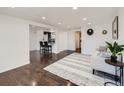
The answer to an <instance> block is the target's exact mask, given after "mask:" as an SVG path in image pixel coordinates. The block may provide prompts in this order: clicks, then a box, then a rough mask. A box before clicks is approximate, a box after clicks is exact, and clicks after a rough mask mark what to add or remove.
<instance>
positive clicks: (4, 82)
mask: <svg viewBox="0 0 124 93" xmlns="http://www.w3.org/2000/svg"><path fill="white" fill-rule="evenodd" d="M71 53H73V51H69V50H67V51H63V52H61V53H59V54H41V53H40V52H39V51H32V52H30V62H31V63H30V64H28V65H25V66H22V67H19V68H16V69H13V70H10V71H7V72H4V73H0V86H33V85H35V86H67V85H68V84H71V86H76V85H75V84H73V83H71V82H69V81H67V80H65V79H63V78H61V77H58V76H56V75H54V74H51V73H49V72H47V71H45V70H44V69H43V68H44V67H46V66H48V65H50V64H52V63H54V62H56V61H57V60H59V59H61V58H63V57H65V56H67V55H69V54H71ZM95 74H96V75H98V76H101V77H106V78H109V79H113V77H114V76H113V75H109V74H107V73H103V72H100V71H95Z"/></svg>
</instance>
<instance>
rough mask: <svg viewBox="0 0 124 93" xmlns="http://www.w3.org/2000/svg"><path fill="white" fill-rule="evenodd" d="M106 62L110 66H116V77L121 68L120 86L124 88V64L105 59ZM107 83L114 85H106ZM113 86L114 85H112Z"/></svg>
mask: <svg viewBox="0 0 124 93" xmlns="http://www.w3.org/2000/svg"><path fill="white" fill-rule="evenodd" d="M105 62H106V63H107V64H109V65H112V66H115V75H116V76H118V75H117V67H119V71H120V76H119V78H120V86H123V67H124V63H122V62H120V61H117V62H111V60H110V59H105ZM107 83H112V82H106V83H105V85H106V84H107ZM112 84H113V83H112Z"/></svg>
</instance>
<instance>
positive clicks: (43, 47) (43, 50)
mask: <svg viewBox="0 0 124 93" xmlns="http://www.w3.org/2000/svg"><path fill="white" fill-rule="evenodd" d="M41 50H42V53H44V52H45V46H44V44H43V42H42V41H40V52H41Z"/></svg>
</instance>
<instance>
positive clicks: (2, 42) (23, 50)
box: [0, 15, 55, 73]
mask: <svg viewBox="0 0 124 93" xmlns="http://www.w3.org/2000/svg"><path fill="white" fill-rule="evenodd" d="M29 24H32V25H36V26H40V27H47V28H53V29H55V27H53V26H49V25H44V24H41V23H37V22H33V21H29V20H23V19H20V18H16V17H12V16H7V15H0V73H1V72H4V71H7V70H10V69H14V68H17V67H20V66H22V65H26V64H29V63H30V61H29V48H31V49H34V47H33V48H32V47H30V44H29ZM30 34H31V35H32V33H30ZM32 39H33V40H34V38H32ZM32 44H33V43H32Z"/></svg>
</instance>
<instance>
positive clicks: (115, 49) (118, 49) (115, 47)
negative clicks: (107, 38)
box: [106, 41, 124, 56]
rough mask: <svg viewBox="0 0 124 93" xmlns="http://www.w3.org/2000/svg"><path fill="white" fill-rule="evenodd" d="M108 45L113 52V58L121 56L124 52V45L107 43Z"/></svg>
mask: <svg viewBox="0 0 124 93" xmlns="http://www.w3.org/2000/svg"><path fill="white" fill-rule="evenodd" d="M106 44H107V45H108V46H107V47H108V48H109V50H110V51H111V53H112V56H117V55H121V53H122V51H123V50H124V45H119V44H118V43H117V42H116V41H115V42H114V43H113V44H111V43H109V42H106Z"/></svg>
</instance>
